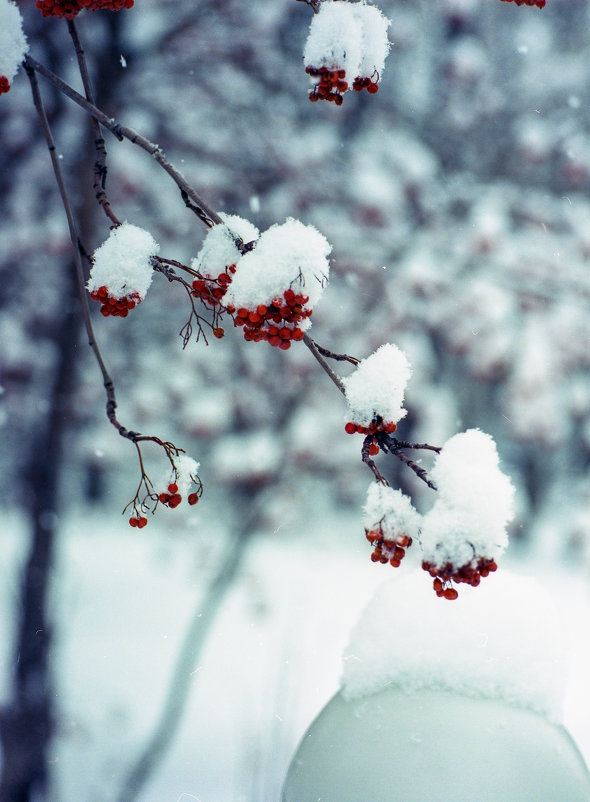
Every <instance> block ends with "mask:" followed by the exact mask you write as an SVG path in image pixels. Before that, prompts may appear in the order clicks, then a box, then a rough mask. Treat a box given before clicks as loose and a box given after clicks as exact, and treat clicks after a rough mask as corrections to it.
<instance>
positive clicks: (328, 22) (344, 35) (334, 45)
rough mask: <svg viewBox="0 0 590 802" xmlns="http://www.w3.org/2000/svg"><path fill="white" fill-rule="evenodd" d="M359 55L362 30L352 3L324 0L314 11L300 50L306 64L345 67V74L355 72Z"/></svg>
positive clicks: (358, 62)
mask: <svg viewBox="0 0 590 802" xmlns="http://www.w3.org/2000/svg"><path fill="white" fill-rule="evenodd" d="M361 57H362V29H361V27H360V25H359V24H358V19H357V17H356V13H355V4H352V3H347V2H346V0H338V2H333V1H332V0H324V2H323V3H322V4H321V5H320V10H319V13H318V14H314V16H313V18H312V20H311V24H310V26H309V35H308V37H307V41H306V43H305V48H304V51H303V60H304V62H305V65H306V67H314V68H315V69H319V68H320V67H326V68H327V69H329V70H336V69H341V70H346V77H347V78H348V79H351V80H352V79H353V78H355V77H356V76H357V75H358V71H359V66H360V63H361Z"/></svg>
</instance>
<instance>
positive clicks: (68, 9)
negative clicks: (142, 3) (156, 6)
mask: <svg viewBox="0 0 590 802" xmlns="http://www.w3.org/2000/svg"><path fill="white" fill-rule="evenodd" d="M133 2H134V0H37V8H38V9H39V10H40V11H41V13H42V14H43V16H44V17H65V18H66V19H74V17H75V16H76V15H77V14H79V13H80V11H82V9H83V8H86V9H88V11H98V10H99V9H101V8H104V9H107V10H109V11H121V10H122V9H124V8H131V7H132V6H133Z"/></svg>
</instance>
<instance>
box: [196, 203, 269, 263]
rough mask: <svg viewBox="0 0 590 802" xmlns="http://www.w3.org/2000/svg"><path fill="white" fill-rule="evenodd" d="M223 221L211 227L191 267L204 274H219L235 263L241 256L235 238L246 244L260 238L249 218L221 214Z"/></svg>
mask: <svg viewBox="0 0 590 802" xmlns="http://www.w3.org/2000/svg"><path fill="white" fill-rule="evenodd" d="M219 216H220V217H221V219H222V220H223V223H220V224H219V225H215V226H213V227H212V228H210V229H209V231H208V232H207V236H206V237H205V240H204V241H203V246H202V248H201V250H200V251H199V253H198V254H197V257H196V258H195V259H193V261H192V264H191V267H192V268H193V270H197V271H199V272H200V273H202V274H203V275H209V276H217V275H218V274H219V273H221V272H223V271H224V270H225V268H226V267H228V266H229V265H235V264H236V263H237V262H238V259H239V258H240V256H241V253H240V251H239V250H238V248H237V246H236V243H235V239H236V237H240V238H241V239H242V241H243V242H244V244H246V243H248V242H253V241H255V240H257V239H258V237H259V236H260V232H259V231H258V229H257V228H256V226H255V225H253V224H252V223H251V222H250V221H249V220H246V219H245V218H243V217H238V215H236V214H223V213H222V214H220V215H219Z"/></svg>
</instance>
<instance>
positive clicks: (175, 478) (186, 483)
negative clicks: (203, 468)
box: [156, 454, 199, 498]
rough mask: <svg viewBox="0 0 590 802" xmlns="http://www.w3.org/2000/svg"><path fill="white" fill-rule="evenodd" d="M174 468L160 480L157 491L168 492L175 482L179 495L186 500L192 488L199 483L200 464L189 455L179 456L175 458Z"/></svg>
mask: <svg viewBox="0 0 590 802" xmlns="http://www.w3.org/2000/svg"><path fill="white" fill-rule="evenodd" d="M174 464H175V466H176V472H175V471H174V468H173V469H172V470H170V471H169V472H168V473H166V474H165V475H164V476H163V477H162V478H161V480H160V482H159V484H158V486H157V488H156V489H157V490H158V491H161V490H167V489H168V487H169V485H170V484H171V483H172V482H174V484H175V485H176V487H177V491H176V492H177V493H178V494H179V495H180V496H182V498H186V497H187V496H188V494H189V491H190V489H191V486H192V485H193V484H194V482H195V481H197V475H198V471H199V463H198V462H197V461H196V460H194V459H193V458H192V457H189V456H188V455H187V454H179V455H178V456H177V457H174Z"/></svg>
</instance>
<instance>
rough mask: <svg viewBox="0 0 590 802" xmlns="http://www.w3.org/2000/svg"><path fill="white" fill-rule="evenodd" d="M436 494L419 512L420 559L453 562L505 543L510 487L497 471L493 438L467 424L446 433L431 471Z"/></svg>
mask: <svg viewBox="0 0 590 802" xmlns="http://www.w3.org/2000/svg"><path fill="white" fill-rule="evenodd" d="M430 478H431V479H432V481H433V482H434V483H435V484H436V485H437V488H438V496H437V499H436V501H435V503H434V505H433V507H432V509H431V510H430V511H429V512H428V513H427V514H426V515H425V516H424V517H423V519H422V526H421V535H420V542H421V546H422V551H423V553H424V559H425V560H427V561H428V562H431V563H434V565H436V566H439V567H441V566H443V565H445V564H446V563H451V564H452V565H453V566H454V567H455V568H459V567H461V566H464V565H469V564H472V563H473V561H475V562H477V558H479V557H484V558H486V559H495V558H496V557H498V556H499V555H500V554H501V553H502V552H503V551H504V550H505V548H506V546H507V545H508V536H507V534H506V525H507V524H508V522H509V521H510V520H511V518H512V516H513V500H514V487H513V486H512V483H511V481H510V479H509V478H508V477H507V476H506V475H505V474H503V473H502V471H501V470H500V468H499V464H498V452H497V451H496V444H495V442H494V440H493V438H492V437H491V436H490V435H488V434H485V433H484V432H481V431H479V430H478V429H469V430H468V431H466V432H463V433H461V434H456V435H454V437H451V438H450V440H448V441H447V442H446V443H445V445H444V446H443V448H442V450H441V452H440V454H438V455H437V458H436V461H435V464H434V466H433V468H432V470H431V471H430Z"/></svg>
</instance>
